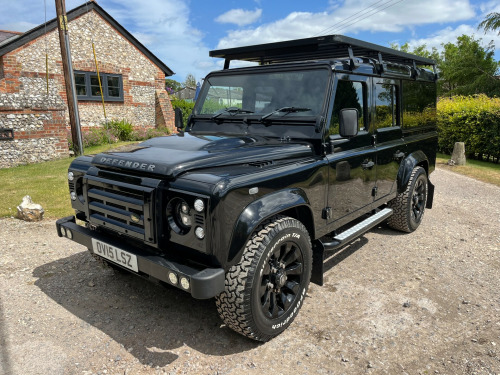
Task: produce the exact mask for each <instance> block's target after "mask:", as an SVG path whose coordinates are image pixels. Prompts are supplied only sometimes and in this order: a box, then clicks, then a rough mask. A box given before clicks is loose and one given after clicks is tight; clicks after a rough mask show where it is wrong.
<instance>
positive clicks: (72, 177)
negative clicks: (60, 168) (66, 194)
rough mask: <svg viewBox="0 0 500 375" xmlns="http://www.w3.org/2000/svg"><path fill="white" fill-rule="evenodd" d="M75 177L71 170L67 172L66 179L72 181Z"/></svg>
mask: <svg viewBox="0 0 500 375" xmlns="http://www.w3.org/2000/svg"><path fill="white" fill-rule="evenodd" d="M74 179H75V175H74V174H73V172H68V180H70V181H73V180H74Z"/></svg>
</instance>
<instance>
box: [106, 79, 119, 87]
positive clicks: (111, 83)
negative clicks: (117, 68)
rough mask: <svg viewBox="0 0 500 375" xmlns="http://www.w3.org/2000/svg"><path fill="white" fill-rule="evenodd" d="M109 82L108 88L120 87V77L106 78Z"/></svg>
mask: <svg viewBox="0 0 500 375" xmlns="http://www.w3.org/2000/svg"><path fill="white" fill-rule="evenodd" d="M106 78H107V80H108V87H120V79H119V78H118V77H106Z"/></svg>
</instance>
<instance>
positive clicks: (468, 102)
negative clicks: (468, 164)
mask: <svg viewBox="0 0 500 375" xmlns="http://www.w3.org/2000/svg"><path fill="white" fill-rule="evenodd" d="M437 117H438V119H437V121H438V124H437V125H438V132H439V149H440V151H441V152H443V153H446V154H451V152H452V151H453V146H454V145H455V142H464V143H465V152H466V153H467V156H468V157H469V158H476V157H477V158H479V159H483V158H484V159H486V160H491V161H496V162H497V163H498V161H499V159H500V98H488V97H487V96H486V95H475V96H454V97H452V98H442V99H440V100H439V101H438V104H437Z"/></svg>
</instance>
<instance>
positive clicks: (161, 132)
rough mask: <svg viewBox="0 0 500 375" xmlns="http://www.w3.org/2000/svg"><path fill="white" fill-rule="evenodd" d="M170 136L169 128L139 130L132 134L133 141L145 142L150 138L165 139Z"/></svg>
mask: <svg viewBox="0 0 500 375" xmlns="http://www.w3.org/2000/svg"><path fill="white" fill-rule="evenodd" d="M169 134H170V129H168V128H149V129H145V128H138V129H135V130H134V131H133V132H132V134H131V138H132V140H133V141H145V140H146V139H149V138H155V137H164V136H166V135H169Z"/></svg>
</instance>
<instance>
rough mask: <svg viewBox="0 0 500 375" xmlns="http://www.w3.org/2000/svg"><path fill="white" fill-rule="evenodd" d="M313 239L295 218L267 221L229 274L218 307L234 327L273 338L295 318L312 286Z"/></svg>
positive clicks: (260, 338) (264, 338)
mask: <svg viewBox="0 0 500 375" xmlns="http://www.w3.org/2000/svg"><path fill="white" fill-rule="evenodd" d="M311 268H312V250H311V239H310V237H309V233H308V232H307V229H306V228H305V227H304V225H303V224H302V223H301V222H300V221H298V220H296V219H294V218H291V217H287V216H275V217H274V218H271V219H269V220H266V221H265V222H263V223H262V224H261V225H259V227H258V228H257V229H256V230H255V232H254V233H253V235H252V237H251V238H250V239H249V240H248V242H247V244H246V246H245V249H244V250H243V255H242V257H241V259H240V261H239V262H238V263H237V264H235V265H234V266H233V267H231V268H230V269H229V271H228V272H227V273H226V288H225V291H224V292H222V293H221V294H220V295H218V296H216V297H215V301H216V305H217V311H218V312H219V315H220V317H221V318H222V320H224V323H225V324H226V325H227V326H228V327H229V328H231V329H233V330H234V331H236V332H238V333H240V334H242V335H244V336H247V337H249V338H251V339H254V340H258V341H268V340H270V339H272V338H273V337H275V336H277V335H279V334H280V333H281V332H283V331H284V330H285V329H286V328H287V327H288V326H289V325H290V324H291V323H292V321H293V320H294V319H295V317H296V316H297V314H298V312H299V310H300V307H301V306H302V304H303V302H304V298H305V295H306V292H307V288H308V286H309V279H310V278H311Z"/></svg>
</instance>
